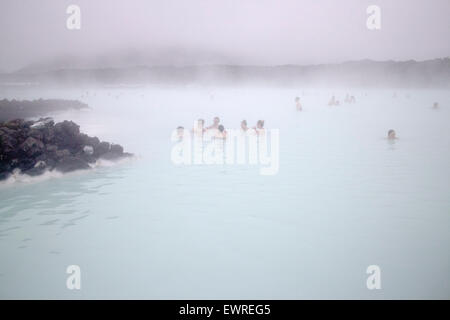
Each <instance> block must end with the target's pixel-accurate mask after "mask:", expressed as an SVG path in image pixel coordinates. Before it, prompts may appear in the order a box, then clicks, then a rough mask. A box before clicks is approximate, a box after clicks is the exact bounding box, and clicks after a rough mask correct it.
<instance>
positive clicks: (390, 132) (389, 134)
mask: <svg viewBox="0 0 450 320" xmlns="http://www.w3.org/2000/svg"><path fill="white" fill-rule="evenodd" d="M396 138H397V137H396V135H395V130H393V129H391V130H389V131H388V139H396Z"/></svg>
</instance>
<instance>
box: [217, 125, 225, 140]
mask: <svg viewBox="0 0 450 320" xmlns="http://www.w3.org/2000/svg"><path fill="white" fill-rule="evenodd" d="M226 138H227V131H226V130H225V127H224V126H223V125H219V126H218V127H217V132H216V134H215V135H214V139H223V140H225V139H226Z"/></svg>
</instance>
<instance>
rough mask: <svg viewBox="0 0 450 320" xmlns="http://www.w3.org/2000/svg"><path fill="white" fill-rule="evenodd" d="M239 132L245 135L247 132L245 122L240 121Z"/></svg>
mask: <svg viewBox="0 0 450 320" xmlns="http://www.w3.org/2000/svg"><path fill="white" fill-rule="evenodd" d="M241 131H242V132H243V133H246V132H247V131H248V127H247V120H242V121H241Z"/></svg>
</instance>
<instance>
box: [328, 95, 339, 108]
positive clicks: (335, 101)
mask: <svg viewBox="0 0 450 320" xmlns="http://www.w3.org/2000/svg"><path fill="white" fill-rule="evenodd" d="M338 104H339V101H337V100H336V98H335V97H334V96H332V97H331V100H330V102H328V105H329V106H337V105H338Z"/></svg>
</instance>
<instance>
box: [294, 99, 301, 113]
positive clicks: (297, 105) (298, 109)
mask: <svg viewBox="0 0 450 320" xmlns="http://www.w3.org/2000/svg"><path fill="white" fill-rule="evenodd" d="M295 107H296V108H297V111H302V105H301V103H300V98H299V97H296V98H295Z"/></svg>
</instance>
